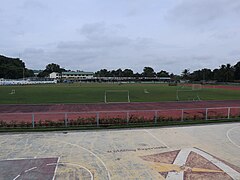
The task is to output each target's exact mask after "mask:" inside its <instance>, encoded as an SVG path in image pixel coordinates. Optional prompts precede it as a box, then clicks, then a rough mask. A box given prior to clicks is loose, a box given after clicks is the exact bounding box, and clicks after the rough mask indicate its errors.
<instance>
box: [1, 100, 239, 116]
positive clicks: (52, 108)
mask: <svg viewBox="0 0 240 180" xmlns="http://www.w3.org/2000/svg"><path fill="white" fill-rule="evenodd" d="M215 107H240V100H224V101H179V102H148V103H147V102H144V103H109V104H103V103H102V104H101V103H99V104H40V105H36V104H20V105H16V104H15V105H0V113H33V112H46V113H47V112H91V111H92V112H98V111H128V110H166V109H192V108H215Z"/></svg>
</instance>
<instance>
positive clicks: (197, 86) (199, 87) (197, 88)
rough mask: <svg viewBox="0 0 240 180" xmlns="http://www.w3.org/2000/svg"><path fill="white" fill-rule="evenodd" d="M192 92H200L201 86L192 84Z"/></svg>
mask: <svg viewBox="0 0 240 180" xmlns="http://www.w3.org/2000/svg"><path fill="white" fill-rule="evenodd" d="M192 90H202V85H201V84H193V85H192Z"/></svg>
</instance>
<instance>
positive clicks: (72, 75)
mask: <svg viewBox="0 0 240 180" xmlns="http://www.w3.org/2000/svg"><path fill="white" fill-rule="evenodd" d="M93 75H94V73H93V72H84V71H77V72H75V71H69V72H62V73H57V72H52V73H51V74H50V75H49V77H50V78H52V79H60V78H62V79H68V80H76V81H77V80H82V79H91V78H93Z"/></svg>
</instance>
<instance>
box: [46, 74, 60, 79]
mask: <svg viewBox="0 0 240 180" xmlns="http://www.w3.org/2000/svg"><path fill="white" fill-rule="evenodd" d="M61 76H62V75H61V73H58V72H52V73H51V74H49V77H50V78H51V79H60V78H61Z"/></svg>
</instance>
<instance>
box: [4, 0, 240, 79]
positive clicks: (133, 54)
mask: <svg viewBox="0 0 240 180" xmlns="http://www.w3.org/2000/svg"><path fill="white" fill-rule="evenodd" d="M239 19H240V0H67V1H66V0H1V6H0V24H1V26H0V27H1V28H0V54H2V55H5V56H10V57H19V56H20V58H21V59H22V60H23V61H24V62H25V63H26V66H27V67H28V68H31V69H44V68H45V66H46V65H47V64H49V63H57V64H60V65H61V66H62V67H64V68H65V69H72V70H84V71H94V72H95V71H97V70H99V69H103V68H107V69H109V70H110V69H117V68H122V69H125V68H131V69H133V70H134V72H142V69H143V67H145V66H151V67H153V68H154V70H155V71H157V72H158V71H160V70H167V71H169V72H173V73H177V74H180V73H181V72H182V70H183V69H185V68H189V69H190V71H194V70H196V69H200V68H205V67H207V68H211V69H213V68H217V67H219V65H221V64H226V63H231V64H232V65H234V64H236V62H237V61H240V20H239Z"/></svg>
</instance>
